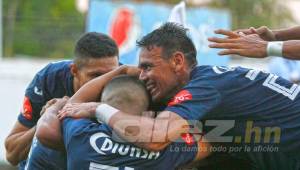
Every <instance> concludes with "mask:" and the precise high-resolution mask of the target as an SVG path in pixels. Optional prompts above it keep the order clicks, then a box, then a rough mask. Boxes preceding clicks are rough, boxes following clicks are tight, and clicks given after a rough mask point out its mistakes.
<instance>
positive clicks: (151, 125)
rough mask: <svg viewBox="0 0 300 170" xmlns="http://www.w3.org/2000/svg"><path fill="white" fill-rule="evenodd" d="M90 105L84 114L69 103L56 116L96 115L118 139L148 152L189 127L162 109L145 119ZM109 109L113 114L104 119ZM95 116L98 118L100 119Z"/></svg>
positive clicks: (179, 118) (185, 122) (159, 147)
mask: <svg viewBox="0 0 300 170" xmlns="http://www.w3.org/2000/svg"><path fill="white" fill-rule="evenodd" d="M100 105H101V104H100ZM106 106H108V105H106ZM91 107H93V109H90V112H89V113H88V114H89V115H88V114H87V112H80V111H78V110H77V109H74V108H73V107H72V106H71V105H69V106H68V107H65V108H64V109H63V110H62V112H60V114H59V115H58V117H59V118H60V119H63V118H65V117H76V118H93V117H94V118H95V117H97V118H98V120H99V121H101V122H105V123H106V124H108V125H109V126H110V127H112V129H113V131H114V132H115V133H117V134H118V136H120V137H121V138H123V139H125V140H126V141H129V142H132V143H134V144H135V145H137V146H139V147H142V148H145V149H147V150H151V151H160V150H162V149H164V148H165V147H166V146H168V145H169V144H170V142H172V141H174V140H176V139H178V138H179V137H180V135H181V134H183V133H186V132H188V130H189V125H188V122H187V121H186V120H185V119H183V118H182V117H180V116H179V115H178V114H176V113H174V112H170V111H163V112H161V113H160V114H159V115H158V116H157V117H156V118H149V117H143V116H135V115H132V114H127V113H124V112H122V111H119V110H117V111H116V109H115V108H113V109H108V110H107V108H103V107H102V109H103V110H102V111H101V109H99V106H98V105H94V106H91ZM108 107H110V106H108ZM84 108H85V107H84ZM110 108H112V107H110ZM79 110H80V109H79ZM96 110H97V111H96ZM112 112H113V114H114V115H113V116H111V117H110V119H107V118H106V116H105V115H106V114H111V113H112ZM99 117H102V118H103V120H101V118H99Z"/></svg>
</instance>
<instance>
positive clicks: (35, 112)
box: [5, 32, 119, 169]
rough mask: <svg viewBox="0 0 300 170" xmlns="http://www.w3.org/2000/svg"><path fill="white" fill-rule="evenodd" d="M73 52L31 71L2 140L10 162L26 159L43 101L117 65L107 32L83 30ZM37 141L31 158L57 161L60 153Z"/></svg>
mask: <svg viewBox="0 0 300 170" xmlns="http://www.w3.org/2000/svg"><path fill="white" fill-rule="evenodd" d="M74 53H75V59H74V60H73V61H71V60H68V61H60V62H53V63H50V64H48V65H47V66H46V67H44V68H43V69H42V70H41V71H39V72H38V73H37V74H36V75H35V77H34V79H33V80H32V81H31V83H30V84H29V86H28V87H27V89H26V92H25V97H24V101H23V108H22V111H21V113H20V115H19V117H18V120H17V122H16V123H15V126H14V127H13V129H12V131H11V132H10V134H9V135H8V137H7V138H6V141H5V147H6V152H7V153H6V158H7V160H8V161H9V162H10V163H11V164H12V165H17V164H18V163H19V162H20V161H22V160H25V159H26V157H27V155H28V152H29V148H30V146H31V142H32V138H33V136H34V133H35V130H36V127H35V125H36V123H37V121H38V119H39V118H40V111H41V109H42V107H43V106H44V105H45V104H46V102H47V101H49V100H51V99H53V98H60V97H63V96H72V95H73V94H74V93H75V92H76V91H77V90H78V89H79V88H80V87H81V86H82V85H83V84H85V83H86V82H88V81H89V80H91V79H93V78H95V77H98V76H100V75H102V74H104V73H107V72H109V71H111V70H113V69H115V68H117V67H118V65H119V63H118V47H117V45H116V43H115V42H114V41H113V40H112V39H111V38H110V37H109V36H107V35H104V34H101V33H96V32H90V33H86V34H84V35H83V36H82V37H81V38H80V39H79V40H78V41H77V43H76V46H75V50H74ZM37 145H38V146H39V148H40V149H39V150H35V153H34V154H32V156H34V155H36V156H35V158H37V159H44V162H46V163H48V162H51V161H54V162H56V161H58V162H61V161H60V160H55V159H54V158H55V156H54V155H58V156H59V155H61V153H60V152H56V151H53V150H49V149H48V148H43V146H42V145H40V144H39V143H38V142H37ZM39 152H40V153H39ZM43 152H48V153H49V154H48V156H47V157H46V156H44V155H43V156H40V155H41V154H42V153H43ZM51 152H52V153H51ZM50 155H51V156H50ZM55 164H56V163H53V165H54V167H53V168H57V167H58V166H56V165H55ZM23 166H24V161H23V162H22V164H21V167H23ZM49 166H50V165H49ZM48 168H49V169H51V167H48Z"/></svg>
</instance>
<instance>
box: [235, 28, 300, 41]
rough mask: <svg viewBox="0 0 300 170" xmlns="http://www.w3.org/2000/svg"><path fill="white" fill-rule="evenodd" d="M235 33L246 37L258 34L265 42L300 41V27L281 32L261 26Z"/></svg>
mask: <svg viewBox="0 0 300 170" xmlns="http://www.w3.org/2000/svg"><path fill="white" fill-rule="evenodd" d="M234 32H236V33H239V32H242V33H244V34H246V35H250V34H257V35H259V37H260V38H262V39H263V40H265V41H287V40H300V26H296V27H291V28H286V29H279V30H271V29H269V28H268V27H266V26H261V27H259V28H254V27H250V28H249V29H239V30H235V31H234Z"/></svg>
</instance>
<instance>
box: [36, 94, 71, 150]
mask: <svg viewBox="0 0 300 170" xmlns="http://www.w3.org/2000/svg"><path fill="white" fill-rule="evenodd" d="M67 100H68V98H67V97H64V98H62V99H55V102H54V103H53V104H51V106H49V107H48V108H47V109H46V110H45V113H44V114H43V116H42V117H41V118H40V119H39V121H38V123H37V128H36V137H37V138H38V140H39V141H40V142H41V143H42V144H43V145H45V146H47V147H49V148H52V149H56V150H63V148H64V145H63V141H62V135H61V123H60V121H59V119H58V118H57V113H58V111H59V110H60V109H62V107H63V106H64V105H65V103H66V102H67ZM52 101H53V100H52Z"/></svg>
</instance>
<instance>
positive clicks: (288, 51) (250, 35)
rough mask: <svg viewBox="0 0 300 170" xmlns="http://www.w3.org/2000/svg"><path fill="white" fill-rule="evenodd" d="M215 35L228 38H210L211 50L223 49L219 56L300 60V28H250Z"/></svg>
mask: <svg viewBox="0 0 300 170" xmlns="http://www.w3.org/2000/svg"><path fill="white" fill-rule="evenodd" d="M215 33H217V34H222V35H225V36H227V37H225V38H217V37H211V38H208V40H209V41H211V42H212V44H210V45H209V47H211V48H223V49H224V50H222V51H220V52H219V55H230V54H237V55H240V56H245V57H251V58H264V57H268V56H278V57H284V58H287V59H295V60H299V59H300V50H299V48H300V26H297V27H292V28H288V29H282V30H270V29H269V28H268V27H265V26H263V27H260V28H257V29H255V28H250V29H245V30H238V31H228V30H222V29H220V30H216V31H215Z"/></svg>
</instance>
